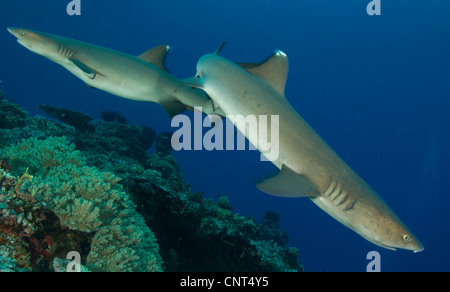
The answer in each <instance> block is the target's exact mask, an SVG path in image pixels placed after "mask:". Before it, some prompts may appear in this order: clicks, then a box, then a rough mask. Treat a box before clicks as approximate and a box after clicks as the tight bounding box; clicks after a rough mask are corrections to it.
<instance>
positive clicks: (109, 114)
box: [101, 111, 127, 124]
mask: <svg viewBox="0 0 450 292" xmlns="http://www.w3.org/2000/svg"><path fill="white" fill-rule="evenodd" d="M101 117H102V119H103V120H104V121H105V122H117V123H119V124H126V123H127V119H126V118H125V116H124V115H122V114H121V113H118V112H116V111H102V113H101Z"/></svg>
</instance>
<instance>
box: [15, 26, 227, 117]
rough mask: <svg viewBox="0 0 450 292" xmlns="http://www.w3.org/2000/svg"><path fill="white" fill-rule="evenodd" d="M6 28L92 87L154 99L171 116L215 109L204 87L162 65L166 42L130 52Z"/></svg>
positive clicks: (31, 49)
mask: <svg viewBox="0 0 450 292" xmlns="http://www.w3.org/2000/svg"><path fill="white" fill-rule="evenodd" d="M8 31H9V32H10V33H11V34H12V35H13V36H15V37H16V38H17V42H18V43H19V44H21V45H22V46H24V47H25V48H27V49H29V50H30V51H32V52H34V53H36V54H39V55H42V56H44V57H46V58H48V59H50V60H51V61H53V62H55V63H57V64H59V65H61V66H63V67H64V68H66V69H67V70H69V71H70V72H71V73H72V74H74V75H75V76H77V77H78V78H80V79H81V80H83V81H84V82H85V83H86V84H88V85H89V86H90V87H92V88H98V89H101V90H104V91H106V92H109V93H111V94H113V95H117V96H120V97H123V98H128V99H133V100H138V101H149V102H157V103H159V104H161V105H162V106H163V107H164V109H165V110H166V112H167V113H168V114H169V115H170V116H172V117H173V116H175V115H177V114H179V113H181V112H182V111H184V110H185V109H191V110H192V109H193V108H194V107H202V109H203V111H204V112H205V113H206V114H209V113H213V112H214V110H213V108H212V104H211V101H210V99H209V97H208V96H207V94H206V93H205V92H204V91H202V90H199V89H196V88H192V87H189V86H186V85H184V84H183V83H182V82H181V81H180V80H179V79H177V78H176V77H174V76H173V75H171V74H169V73H168V71H167V69H166V67H165V65H164V59H165V57H166V54H167V52H168V51H169V49H170V47H169V46H167V45H162V46H158V47H155V48H153V49H151V50H149V51H147V52H145V53H144V54H142V55H140V56H132V55H128V54H125V53H121V52H118V51H114V50H111V49H108V48H104V47H100V46H97V45H93V44H89V43H85V42H81V41H77V40H74V39H70V38H65V37H61V36H57V35H52V34H48V33H43V32H38V31H33V30H29V29H23V28H13V27H9V28H8ZM214 113H217V111H216V112H214ZM217 114H219V115H220V114H221V113H220V112H219V113H217Z"/></svg>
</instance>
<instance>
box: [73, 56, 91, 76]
mask: <svg viewBox="0 0 450 292" xmlns="http://www.w3.org/2000/svg"><path fill="white" fill-rule="evenodd" d="M70 61H72V63H73V64H74V65H75V66H77V67H78V68H80V70H81V71H83V72H84V74H86V76H87V77H89V78H90V79H95V76H97V72H95V71H94V70H92V69H91V68H89V67H88V66H86V65H84V64H83V62H81V61H80V60H77V59H71V60H70Z"/></svg>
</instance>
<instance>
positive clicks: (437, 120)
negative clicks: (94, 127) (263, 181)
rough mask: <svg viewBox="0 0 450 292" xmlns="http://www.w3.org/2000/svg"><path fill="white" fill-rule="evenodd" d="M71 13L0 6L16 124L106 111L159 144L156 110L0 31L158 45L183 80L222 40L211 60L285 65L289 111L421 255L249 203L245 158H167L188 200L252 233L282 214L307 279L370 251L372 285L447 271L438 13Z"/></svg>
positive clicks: (284, 6)
mask: <svg viewBox="0 0 450 292" xmlns="http://www.w3.org/2000/svg"><path fill="white" fill-rule="evenodd" d="M69 2H70V1H69V0H65V1H64V0H37V1H29V0H26V1H25V0H15V1H1V2H0V53H1V54H0V80H1V81H2V83H1V84H0V89H2V90H3V91H5V92H6V93H7V94H8V96H10V97H11V98H13V99H15V100H16V102H17V103H19V104H20V105H21V106H23V107H24V108H25V109H26V110H27V111H28V112H30V113H31V114H41V115H42V114H43V113H42V112H40V111H39V109H38V108H37V105H38V104H42V103H47V104H50V105H53V106H63V107H68V108H71V109H75V110H80V111H83V112H86V113H89V114H91V115H93V116H94V117H96V118H100V113H101V111H102V110H104V109H110V110H117V111H119V112H121V113H123V114H124V115H125V116H126V117H127V119H128V121H129V122H130V123H141V124H145V125H150V126H152V127H153V128H154V129H156V130H157V131H166V130H170V119H169V117H167V116H166V114H165V112H164V111H163V110H162V108H161V107H160V106H159V105H157V104H151V103H142V102H136V101H131V100H126V99H121V98H118V97H115V96H112V95H109V94H107V93H104V92H102V91H100V90H92V89H90V88H89V87H87V86H86V85H85V84H83V83H82V82H81V81H80V80H79V79H77V78H76V77H74V76H73V75H71V74H70V73H69V72H67V71H66V70H65V69H63V68H62V67H59V66H57V65H55V64H54V63H52V62H50V61H48V60H47V59H45V58H43V57H41V56H38V55H35V54H33V53H31V52H29V51H28V50H26V49H25V48H23V47H21V46H20V45H18V44H17V43H16V42H15V39H14V38H13V37H12V36H11V35H9V33H8V32H7V31H6V27H8V26H18V27H24V28H29V29H35V30H40V31H45V32H49V33H53V34H59V35H63V36H67V37H71V38H75V39H79V40H83V41H87V42H91V43H95V44H98V45H102V46H105V47H109V48H113V49H116V50H119V51H123V52H126V53H130V54H136V55H138V54H140V53H143V52H144V51H147V50H148V49H150V48H152V47H154V46H157V45H160V44H170V45H171V46H172V47H173V50H172V52H171V53H170V55H169V57H168V59H167V67H168V68H169V70H170V71H171V73H173V74H174V75H175V76H177V77H183V78H185V77H191V76H193V75H194V74H195V71H196V70H195V65H196V62H197V60H198V59H199V58H200V57H201V56H202V55H203V54H206V53H210V52H213V51H214V50H216V48H217V47H218V46H219V44H220V43H221V42H222V41H224V40H226V41H227V42H228V44H227V46H226V47H225V48H224V50H223V51H222V53H221V55H222V56H224V57H226V58H228V59H230V60H233V61H245V62H258V61H262V60H264V59H265V58H266V57H267V56H268V55H269V54H270V53H271V52H273V50H275V49H281V50H282V51H284V52H285V53H286V54H287V55H288V57H289V60H290V71H289V77H288V82H287V87H286V97H287V98H288V100H289V101H290V102H291V103H292V105H293V106H294V107H295V109H296V110H297V111H298V112H299V113H300V114H301V115H302V116H303V118H304V119H305V120H306V121H308V122H309V124H310V125H311V126H312V127H313V128H314V129H315V130H316V131H317V132H318V133H319V134H320V135H321V136H322V137H323V138H324V139H325V140H326V141H327V142H328V144H329V145H331V147H332V148H333V149H334V150H335V151H336V152H337V153H338V154H339V155H340V156H341V157H342V158H343V159H344V160H345V161H346V162H347V163H348V164H349V165H350V166H351V167H352V168H353V169H354V170H355V171H356V172H357V173H358V174H359V175H360V176H361V177H363V178H364V179H365V180H366V181H367V182H368V183H369V184H370V185H371V186H372V187H373V188H374V189H375V190H377V192H378V193H379V194H380V195H381V196H382V197H383V198H384V200H385V201H386V202H387V203H388V204H389V205H390V206H391V208H392V209H393V210H394V211H395V212H396V213H397V215H398V216H399V217H400V218H401V219H402V220H403V221H404V222H405V223H406V224H407V225H408V227H409V228H410V229H411V230H412V231H413V232H414V234H415V235H416V236H417V237H418V238H419V239H420V240H421V241H422V242H423V244H424V246H425V251H423V252H422V253H418V254H413V253H412V252H409V251H401V250H399V251H395V252H394V251H390V250H385V249H382V248H380V247H378V246H375V245H373V244H371V243H369V242H367V241H366V240H364V239H363V238H361V237H360V236H359V235H357V234H356V233H354V232H353V231H350V230H349V229H347V228H346V227H344V226H343V225H341V224H340V223H338V222H337V221H335V220H334V219H332V218H331V217H330V216H328V215H327V214H325V213H324V212H323V211H321V210H320V209H319V208H317V207H316V206H315V205H314V204H313V203H312V202H310V201H309V200H308V199H306V198H297V199H286V198H278V197H272V196H269V195H266V194H264V193H262V192H260V191H258V190H257V189H256V188H255V187H254V185H253V183H254V182H255V181H258V179H259V178H261V177H266V176H267V175H268V174H271V173H275V171H276V169H275V168H274V167H273V166H272V165H271V164H270V163H268V162H260V161H259V154H258V153H257V152H256V151H245V152H242V151H222V152H217V151H216V152H207V151H183V152H177V153H174V155H175V157H176V158H177V161H178V162H179V163H180V165H181V166H182V169H183V171H184V173H185V176H186V178H187V180H188V181H189V182H190V183H191V184H192V188H193V190H194V191H204V192H205V194H206V195H207V196H209V197H212V198H217V197H218V196H219V195H228V196H229V197H230V201H231V204H232V205H233V206H234V211H235V212H238V213H240V214H244V215H248V216H253V217H255V218H257V219H258V220H261V219H262V217H263V215H264V213H265V212H266V210H268V209H270V210H273V211H276V212H278V213H280V214H281V222H280V224H281V226H282V228H284V229H285V230H287V231H288V233H289V235H290V238H291V241H290V243H289V244H290V245H291V246H296V247H297V248H298V249H299V250H300V261H301V263H302V264H304V266H305V269H306V270H307V271H365V269H366V265H367V264H368V262H369V261H368V260H366V254H367V253H368V252H369V251H372V250H375V251H379V252H380V254H381V270H382V271H450V250H449V249H448V242H449V240H450V227H449V223H450V215H449V214H450V197H449V193H448V190H449V189H450V183H449V177H450V166H449V165H450V135H449V126H450V115H449V114H448V110H449V108H450V101H449V98H450V17H449V15H450V2H449V1H444V0H429V1H417V0H409V1H406V0H397V1H386V0H381V5H382V15H381V16H369V15H367V13H366V6H367V4H368V3H369V2H370V1H369V0H357V1H324V0H303V1H293V0H245V1H242V0H227V1H214V0H190V1H185V0H172V1H167V0H147V1H144V0H132V1H119V0H96V1H87V0H81V3H82V15H81V16H68V15H67V14H66V5H67V4H68V3H69ZM92 2H94V3H92ZM349 2H351V3H349ZM392 2H395V3H392Z"/></svg>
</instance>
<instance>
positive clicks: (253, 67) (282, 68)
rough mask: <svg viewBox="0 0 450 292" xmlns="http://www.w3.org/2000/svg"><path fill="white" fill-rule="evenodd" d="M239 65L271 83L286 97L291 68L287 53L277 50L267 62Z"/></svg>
mask: <svg viewBox="0 0 450 292" xmlns="http://www.w3.org/2000/svg"><path fill="white" fill-rule="evenodd" d="M238 65H240V66H241V67H242V68H244V69H245V70H247V71H248V72H250V73H251V74H253V75H255V76H258V77H259V78H261V79H263V80H264V81H266V82H267V83H269V84H270V85H271V86H272V87H273V88H274V89H275V90H276V91H278V93H280V94H281V96H283V97H284V89H285V87H286V79H287V74H288V70H289V62H288V58H287V55H286V54H285V53H283V52H282V51H280V50H276V51H275V52H274V53H273V54H272V55H271V56H270V57H269V58H268V59H267V60H266V61H265V62H262V63H238Z"/></svg>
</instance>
